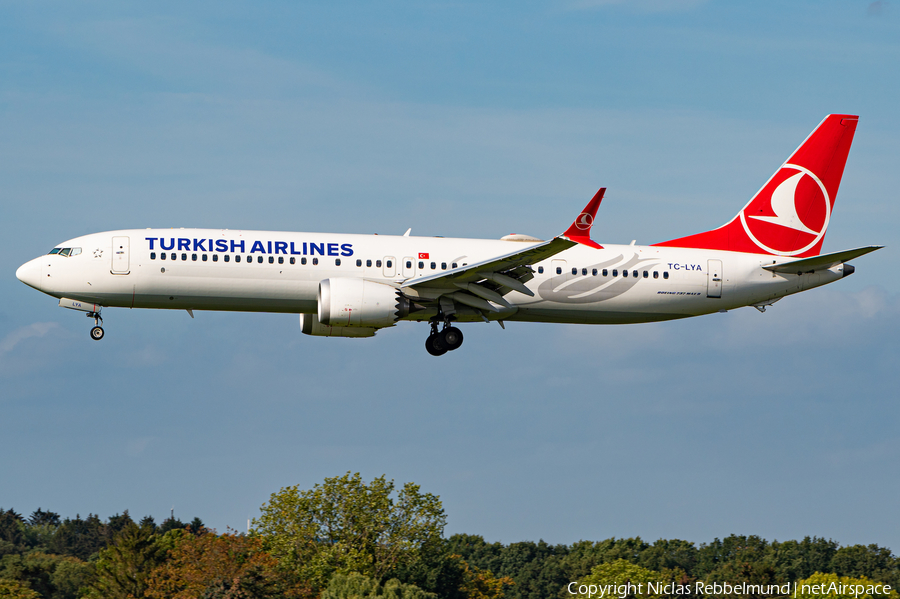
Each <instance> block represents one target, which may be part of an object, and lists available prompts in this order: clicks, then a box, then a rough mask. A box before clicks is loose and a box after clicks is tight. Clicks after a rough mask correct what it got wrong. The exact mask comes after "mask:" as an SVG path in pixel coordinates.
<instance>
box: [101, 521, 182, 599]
mask: <svg viewBox="0 0 900 599" xmlns="http://www.w3.org/2000/svg"><path fill="white" fill-rule="evenodd" d="M158 541H159V537H158V536H157V535H156V534H155V532H154V529H152V528H150V527H148V526H143V527H141V526H137V525H135V524H134V523H132V524H129V525H127V526H126V527H125V528H123V529H122V530H121V531H120V532H119V534H117V535H116V537H115V539H114V541H113V543H112V544H111V545H110V546H108V547H107V548H106V549H104V550H102V551H101V552H100V555H99V556H98V559H97V561H96V563H95V564H94V576H93V580H92V582H91V584H90V586H89V587H88V589H87V593H86V595H85V597H88V598H90V599H127V598H129V597H143V595H144V591H145V590H146V589H147V578H148V577H149V575H150V572H151V571H152V570H153V569H154V568H156V567H157V566H158V565H160V564H162V563H163V562H164V561H165V557H166V555H165V549H164V547H163V546H162V545H161V544H160V543H159V542H158Z"/></svg>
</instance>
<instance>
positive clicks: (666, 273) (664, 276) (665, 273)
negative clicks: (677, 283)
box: [663, 271, 669, 279]
mask: <svg viewBox="0 0 900 599" xmlns="http://www.w3.org/2000/svg"><path fill="white" fill-rule="evenodd" d="M663 278H664V279H668V278H669V271H666V272H664V273H663Z"/></svg>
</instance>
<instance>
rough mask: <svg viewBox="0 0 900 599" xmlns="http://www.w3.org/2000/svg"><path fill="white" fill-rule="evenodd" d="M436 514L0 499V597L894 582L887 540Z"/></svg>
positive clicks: (348, 503)
mask: <svg viewBox="0 0 900 599" xmlns="http://www.w3.org/2000/svg"><path fill="white" fill-rule="evenodd" d="M445 525H446V515H445V513H444V511H443V507H442V506H441V503H440V499H439V498H438V497H437V496H436V495H432V494H429V493H423V492H421V490H420V489H419V487H418V486H417V485H415V484H412V483H407V484H405V485H403V486H402V487H401V488H399V489H397V488H395V486H394V483H393V481H389V480H386V479H385V477H380V478H376V479H375V480H373V481H371V482H370V483H366V482H365V481H363V480H362V479H361V478H360V476H359V474H353V475H351V474H350V473H347V474H346V475H344V476H341V477H335V478H329V479H325V482H324V483H322V484H320V485H316V486H315V487H314V488H313V489H309V490H301V489H299V488H298V487H287V488H284V489H282V490H281V491H279V492H277V493H274V494H273V495H272V496H271V498H270V500H269V501H268V502H267V503H266V504H265V505H263V506H262V508H261V512H260V517H259V518H257V519H256V520H254V522H253V527H252V531H251V533H250V534H248V535H241V534H235V533H226V534H219V533H216V532H215V531H210V530H207V529H206V528H205V527H204V525H203V522H202V521H201V520H200V519H199V518H194V519H193V520H192V521H191V522H189V523H186V522H182V521H180V520H177V519H175V518H174V517H172V518H168V519H166V520H165V521H163V522H162V523H161V524H159V525H157V524H156V522H155V521H154V520H153V518H151V517H145V518H143V519H141V520H140V521H134V520H133V519H132V518H131V516H130V515H129V514H128V512H127V511H126V512H124V513H122V514H116V515H114V516H111V517H109V518H107V519H106V520H101V519H100V518H99V517H98V516H96V515H93V514H90V515H88V516H87V517H86V518H81V517H79V516H76V517H75V518H74V519H71V518H66V519H65V520H63V519H61V518H60V516H59V515H58V514H55V513H53V512H49V511H44V510H41V509H38V510H37V511H35V512H34V513H32V514H31V515H30V516H27V517H26V516H24V515H22V514H19V513H17V512H15V511H14V510H12V509H6V510H3V509H0V599H12V598H15V599H37V598H46V599H76V598H87V599H100V598H103V599H127V598H135V599H137V598H142V597H147V598H149V599H153V598H176V599H182V598H185V599H186V598H189V597H204V598H207V599H212V598H222V599H225V598H238V597H245V598H249V597H297V598H302V599H315V598H320V599H351V598H352V599H356V598H359V599H362V598H368V597H372V598H375V597H380V598H385V599H502V598H504V597H506V598H508V599H553V598H556V597H571V595H570V594H569V593H568V591H567V586H568V585H569V583H572V582H574V581H582V582H585V581H587V582H592V583H604V582H620V583H624V582H625V580H624V579H625V578H628V579H630V580H632V581H636V580H654V581H656V580H669V581H673V582H676V583H679V584H681V585H684V588H693V583H694V582H696V581H700V580H702V581H705V582H707V583H710V582H729V583H741V582H746V583H751V584H755V585H770V584H783V583H786V582H794V581H798V580H809V579H811V577H812V579H814V580H819V579H821V580H825V579H823V578H821V576H823V575H820V574H817V573H824V574H827V575H828V576H830V577H831V578H828V580H837V579H838V578H837V577H849V578H848V580H849V579H852V580H870V581H876V582H881V583H885V584H889V585H891V587H893V588H894V589H896V588H898V587H900V559H898V558H897V557H895V556H894V555H892V554H891V552H890V550H889V549H887V548H883V547H878V546H877V545H868V546H863V545H853V546H846V547H842V546H840V545H839V544H838V543H837V542H835V541H832V540H830V539H827V540H826V539H823V538H819V537H812V538H810V537H807V538H805V539H803V540H802V541H783V542H779V541H771V542H769V541H766V540H765V539H761V538H759V537H756V536H737V535H732V536H729V537H726V538H724V539H721V540H720V539H715V540H714V541H712V542H711V543H703V544H700V545H699V546H698V545H695V544H694V543H692V542H689V541H683V540H662V539H661V540H658V541H656V542H654V543H647V542H645V541H643V540H642V539H640V538H630V539H615V538H614V539H607V540H605V541H599V542H592V541H579V542H577V543H573V544H572V545H550V544H547V543H545V542H543V541H539V542H537V543H535V542H530V541H526V542H520V543H510V544H508V545H504V544H502V543H488V542H486V541H485V540H484V539H483V538H482V537H480V536H477V535H464V534H457V535H453V536H451V537H449V538H444V537H443V530H444V527H445ZM816 577H819V578H816ZM620 579H621V580H620ZM638 596H639V597H647V596H648V595H638ZM694 596H697V595H694ZM751 596H754V597H755V596H756V595H746V597H751ZM891 596H892V597H897V595H896V593H892V594H891ZM860 599H862V598H860Z"/></svg>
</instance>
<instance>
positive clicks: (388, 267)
mask: <svg viewBox="0 0 900 599" xmlns="http://www.w3.org/2000/svg"><path fill="white" fill-rule="evenodd" d="M395 274H397V261H396V260H394V257H393V256H385V257H384V276H386V277H393V276H394V275H395Z"/></svg>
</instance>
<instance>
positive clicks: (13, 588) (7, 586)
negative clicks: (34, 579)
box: [0, 578, 41, 599]
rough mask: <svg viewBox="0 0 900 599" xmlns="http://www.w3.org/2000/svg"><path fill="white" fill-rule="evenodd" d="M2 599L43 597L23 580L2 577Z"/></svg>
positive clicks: (34, 598) (0, 581) (38, 598)
mask: <svg viewBox="0 0 900 599" xmlns="http://www.w3.org/2000/svg"><path fill="white" fill-rule="evenodd" d="M0 599H41V596H40V595H38V594H37V593H35V592H34V591H32V590H31V589H29V588H28V587H27V586H26V585H24V584H22V583H21V582H18V581H15V580H8V579H5V578H0Z"/></svg>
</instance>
